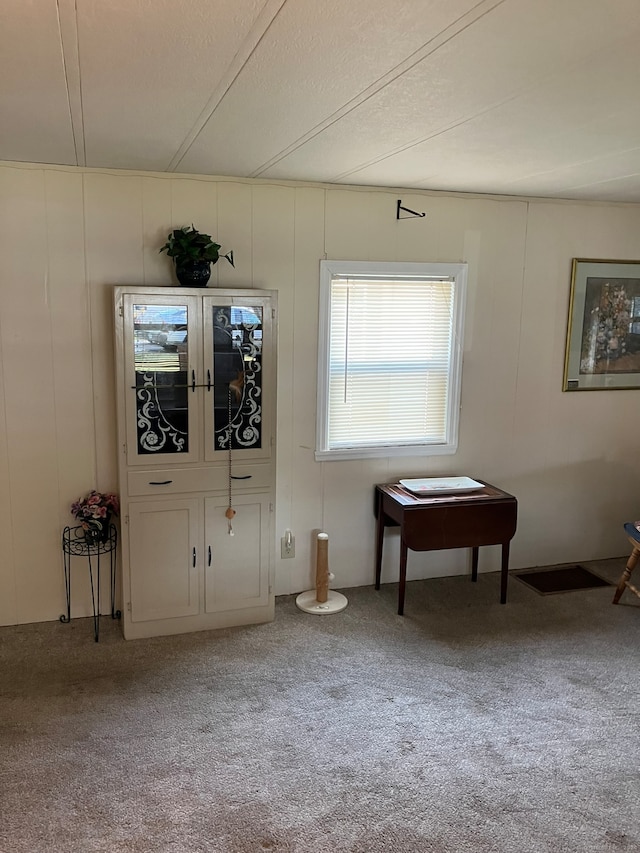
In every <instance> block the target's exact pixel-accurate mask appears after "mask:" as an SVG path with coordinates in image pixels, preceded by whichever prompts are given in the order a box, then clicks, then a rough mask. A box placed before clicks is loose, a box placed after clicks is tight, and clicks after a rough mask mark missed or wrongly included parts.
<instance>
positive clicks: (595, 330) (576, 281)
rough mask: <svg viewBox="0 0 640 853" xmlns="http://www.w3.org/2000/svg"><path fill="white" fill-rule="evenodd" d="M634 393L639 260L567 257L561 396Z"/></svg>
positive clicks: (639, 378) (639, 357)
mask: <svg viewBox="0 0 640 853" xmlns="http://www.w3.org/2000/svg"><path fill="white" fill-rule="evenodd" d="M629 388H640V261H605V260H596V259H593V258H573V262H572V265H571V297H570V300H569V322H568V325H567V343H566V349H565V360H564V380H563V388H562V390H563V391H604V390H615V389H629Z"/></svg>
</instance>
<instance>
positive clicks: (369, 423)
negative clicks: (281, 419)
mask: <svg viewBox="0 0 640 853" xmlns="http://www.w3.org/2000/svg"><path fill="white" fill-rule="evenodd" d="M324 263H326V264H327V265H330V267H331V269H330V272H329V274H328V275H326V276H325V279H326V280H325V282H324V290H325V293H324V299H323V302H324V312H325V315H326V316H325V324H324V328H323V329H321V356H320V357H321V360H322V361H324V363H323V364H322V363H321V365H320V372H319V377H320V388H319V423H318V439H319V440H318V447H317V453H316V456H317V458H331V457H334V458H354V457H358V456H365V455H368V456H381V455H397V454H399V453H403V452H404V453H410V452H436V453H446V452H448V453H451V452H454V451H455V448H456V444H457V421H458V419H457V409H458V403H459V378H460V371H459V368H460V350H461V340H460V337H461V328H462V326H461V305H462V292H461V291H462V288H463V281H462V280H461V276H460V274H459V268H460V267H461V266H462V265H437V266H438V267H440V268H442V267H455V268H456V269H455V270H454V271H453V272H452V274H449V275H442V273H441V272H440V274H436V275H429V274H426V270H425V267H426V268H427V269H428V268H429V265H416V264H407V265H403V264H398V265H393V266H394V267H395V268H396V272H395V273H393V274H392V275H389V274H385V272H384V270H382V271H380V272H379V273H377V274H374V275H371V268H372V267H374V268H375V265H373V264H366V265H364V264H363V265H361V266H366V267H367V268H368V270H365V271H362V272H360V273H356V274H354V272H353V271H351V272H349V271H345V270H344V269H343V270H342V271H341V269H340V267H341V266H342V267H344V266H345V265H346V264H347V262H343V263H342V265H340V264H339V263H338V262H330V261H328V262H324ZM336 264H337V265H338V269H337V270H336ZM348 264H349V266H353V265H355V262H348ZM381 266H390V265H381ZM402 267H411V268H415V267H420V268H422V271H423V273H425V274H422V275H420V274H419V271H415V270H414V269H412V272H411V274H409V273H408V272H407V271H405V272H404V274H403V273H402V270H400V271H398V268H402ZM367 271H368V272H369V274H367ZM325 272H326V271H325ZM416 272H418V274H416Z"/></svg>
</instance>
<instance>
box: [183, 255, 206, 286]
mask: <svg viewBox="0 0 640 853" xmlns="http://www.w3.org/2000/svg"><path fill="white" fill-rule="evenodd" d="M176 278H177V279H178V281H179V282H180V284H181V285H182V286H183V287H206V286H207V282H208V281H209V279H210V278H211V261H186V262H185V263H182V264H180V266H177V265H176Z"/></svg>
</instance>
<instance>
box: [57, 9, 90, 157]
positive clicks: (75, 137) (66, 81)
mask: <svg viewBox="0 0 640 853" xmlns="http://www.w3.org/2000/svg"><path fill="white" fill-rule="evenodd" d="M74 14H75V17H76V46H77V48H78V50H79V47H80V46H79V44H78V20H77V14H78V9H77V6H76V4H75V3H74ZM56 19H57V21H58V35H59V39H60V56H61V59H62V73H63V74H64V84H65V92H66V96H67V107H68V109H69V122H70V124H71V137H72V139H73V150H74V152H75V157H76V165H77V166H84V165H86V162H87V161H86V150H85V147H84V123H83V122H82V120H81V129H82V133H81V138H82V149H83V156H82V157H80V156H79V150H78V135H77V133H76V122H75V121H74V110H73V107H72V105H71V90H70V85H69V72H68V68H67V58H66V54H65V50H64V38H63V35H62V21H61V18H60V0H56ZM79 79H80V69H79V68H78V80H79ZM80 100H81V102H82V96H81V98H80ZM80 118H81V119H82V115H81V117H80Z"/></svg>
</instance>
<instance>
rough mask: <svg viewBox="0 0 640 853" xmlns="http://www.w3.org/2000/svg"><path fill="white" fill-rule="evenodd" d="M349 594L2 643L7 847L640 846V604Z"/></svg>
mask: <svg viewBox="0 0 640 853" xmlns="http://www.w3.org/2000/svg"><path fill="white" fill-rule="evenodd" d="M624 562H625V558H620V559H618V560H611V561H600V562H598V563H585V564H584V565H586V566H590V567H592V568H594V569H595V570H597V571H598V572H599V573H600V574H603V575H604V576H606V577H610V579H612V580H613V579H617V576H618V575H619V574H620V572H621V571H622V568H623V566H624ZM343 592H345V594H346V595H347V596H348V598H349V606H348V608H347V609H346V610H345V611H343V612H342V613H340V614H337V615H334V616H314V615H308V614H305V613H302V612H301V611H299V610H298V609H297V608H296V606H295V596H289V597H284V598H281V599H279V600H278V602H277V607H276V621H275V622H274V623H272V624H268V625H261V626H256V627H247V628H237V629H228V630H221V631H211V632H202V633H198V634H190V635H182V636H176V637H162V638H155V639H151V640H136V641H131V642H126V641H124V640H123V639H122V637H121V635H120V631H119V627H118V625H117V623H112V622H111V620H110V619H109V618H104V619H103V620H102V625H101V634H100V643H98V644H96V643H94V642H93V635H92V624H91V621H90V620H87V619H81V620H72V622H71V623H70V624H69V625H63V624H61V623H57V622H51V623H41V624H37V625H25V626H17V627H9V628H1V629H0V782H1V787H0V851H2V853H98V851H105V853H106V851H109V853H112V852H114V853H119V851H123V853H125V851H126V853H214V851H215V853H250V851H257V853H261V851H265V850H268V851H281V853H285V851H286V853H293V852H294V851H300V853H324V851H350V853H382V851H384V853H389V852H390V851H391V852H392V853H394V852H395V851H408V853H414V851H415V853H430V852H431V851H433V853H519V851H523V853H543V851H545V853H546V851H548V853H608V851H640V830H639V828H638V817H637V813H638V802H639V800H640V781H639V766H640V760H639V759H640V746H639V743H640V738H639V737H638V734H639V732H640V727H639V726H638V716H639V711H640V702H639V695H638V694H639V689H638V666H639V663H640V660H639V658H638V644H637V640H638V633H639V631H640V609H639V607H638V602H637V599H635V597H634V596H629V598H630V599H632V601H627V599H626V598H625V599H623V601H624V602H625V604H623V605H621V606H617V607H614V606H612V605H611V603H610V602H611V597H612V593H613V589H612V588H611V587H607V588H602V589H593V590H586V591H578V592H575V593H571V594H567V595H560V596H546V597H543V596H539V595H537V594H536V593H535V592H534V591H533V590H531V589H528V588H527V587H526V586H525V585H523V584H520V583H517V582H515V581H514V580H513V579H512V581H511V583H510V587H509V602H508V603H507V604H506V605H504V606H501V605H500V604H499V603H498V597H499V576H498V575H497V574H490V575H481V576H480V579H479V581H478V583H477V584H472V583H471V582H470V580H469V578H465V577H457V578H446V579H438V580H429V581H415V582H412V583H409V584H408V585H407V599H406V608H405V614H406V615H405V616H404V617H399V616H397V615H396V595H397V586H396V585H395V584H390V585H387V586H384V587H383V588H382V590H381V591H380V592H376V591H375V590H374V589H373V588H372V587H361V588H357V589H349V590H343Z"/></svg>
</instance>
